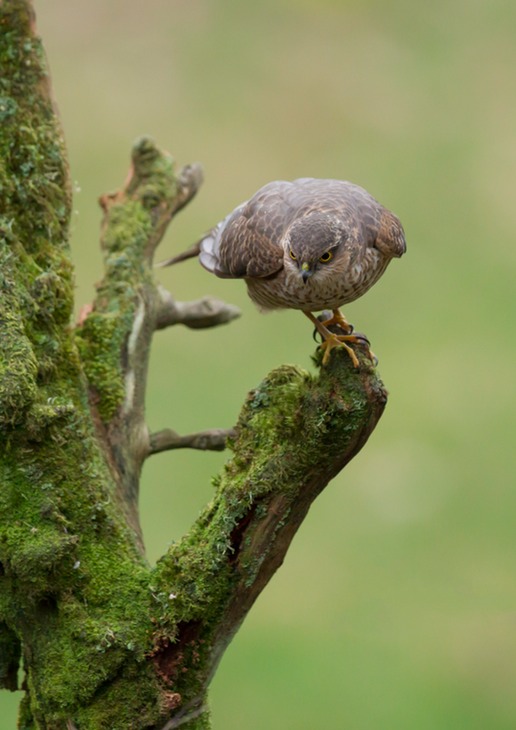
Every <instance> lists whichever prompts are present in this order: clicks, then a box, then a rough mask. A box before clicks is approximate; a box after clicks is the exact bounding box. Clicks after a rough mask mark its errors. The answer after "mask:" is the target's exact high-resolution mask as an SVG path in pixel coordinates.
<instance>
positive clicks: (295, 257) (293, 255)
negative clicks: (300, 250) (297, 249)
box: [289, 249, 297, 261]
mask: <svg viewBox="0 0 516 730" xmlns="http://www.w3.org/2000/svg"><path fill="white" fill-rule="evenodd" d="M289 253H290V258H291V259H292V261H297V256H296V254H295V253H294V252H293V251H292V249H290V251H289Z"/></svg>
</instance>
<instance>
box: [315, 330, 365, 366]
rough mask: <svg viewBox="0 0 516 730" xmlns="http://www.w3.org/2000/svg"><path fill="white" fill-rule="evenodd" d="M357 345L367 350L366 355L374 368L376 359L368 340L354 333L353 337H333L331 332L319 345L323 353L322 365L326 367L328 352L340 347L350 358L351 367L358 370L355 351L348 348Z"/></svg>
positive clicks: (328, 357)
mask: <svg viewBox="0 0 516 730" xmlns="http://www.w3.org/2000/svg"><path fill="white" fill-rule="evenodd" d="M348 343H350V344H357V345H360V346H361V347H364V348H365V349H366V350H367V355H368V357H369V358H370V360H371V362H372V363H373V365H374V367H376V366H377V365H378V358H377V357H376V355H375V354H374V352H373V351H372V350H371V348H370V347H369V340H368V339H367V337H366V336H365V335H363V334H361V333H356V334H354V335H335V334H333V332H330V333H329V337H327V338H326V339H325V340H324V342H322V343H321V349H322V350H323V351H324V355H323V359H322V364H323V365H326V363H327V362H328V360H329V359H330V352H331V351H332V350H333V349H334V348H335V347H342V348H344V349H345V350H346V352H347V353H348V355H349V356H350V358H351V362H352V363H353V367H355V368H358V367H359V361H358V357H357V356H356V354H355V351H354V350H353V348H352V347H350V344H348Z"/></svg>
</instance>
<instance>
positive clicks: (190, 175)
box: [0, 0, 386, 730]
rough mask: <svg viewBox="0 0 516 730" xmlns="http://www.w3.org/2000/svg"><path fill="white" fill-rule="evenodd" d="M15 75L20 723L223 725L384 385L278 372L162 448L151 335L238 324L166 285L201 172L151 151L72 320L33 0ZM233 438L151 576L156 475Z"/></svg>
mask: <svg viewBox="0 0 516 730" xmlns="http://www.w3.org/2000/svg"><path fill="white" fill-rule="evenodd" d="M0 64H1V75H0V262H1V264H0V338H1V339H0V342H1V349H0V439H1V449H0V686H3V687H4V688H6V689H9V690H14V689H16V688H17V687H18V669H19V665H20V661H21V660H22V661H23V670H24V679H23V684H22V688H23V689H24V691H25V694H24V699H23V701H22V705H21V709H20V719H19V727H20V728H23V729H24V730H32V729H35V728H45V729H46V730H61V729H63V730H65V729H66V730H70V729H73V728H77V729H78V730H113V728H121V729H122V728H134V729H135V730H136V729H144V728H145V729H151V728H152V729H156V730H157V729H158V728H160V729H161V730H171V729H172V728H176V727H180V726H181V727H184V728H185V729H188V730H198V729H200V728H209V727H210V720H209V711H208V708H207V704H206V693H207V688H208V685H209V682H210V680H211V678H212V676H213V674H214V672H215V670H216V668H217V665H218V662H219V660H220V657H221V656H222V653H223V652H224V649H225V648H226V646H227V645H228V643H229V642H230V640H231V639H232V637H233V636H234V634H235V632H236V631H237V630H238V628H239V626H240V624H241V622H242V621H243V619H244V617H245V615H246V614H247V612H248V611H249V609H250V607H251V606H252V604H253V602H254V600H255V599H256V597H257V596H258V594H259V593H260V591H261V590H262V589H263V588H264V586H265V585H266V584H267V582H268V580H269V579H270V577H271V575H272V574H273V573H274V571H275V570H276V569H277V568H278V567H279V565H280V564H281V562H282V560H283V558H284V555H285V553H286V550H287V549H288V546H289V544H290V541H291V540H292V537H293V535H294V534H295V532H296V530H297V528H298V527H299V525H300V523H301V521H302V520H303V518H304V516H305V515H306V513H307V511H308V508H309V506H310V504H311V502H312V501H313V500H314V499H315V497H316V496H317V495H318V494H319V493H320V491H321V490H322V489H323V488H324V487H325V486H326V484H327V483H328V482H329V480H330V479H332V478H333V477H334V476H335V475H336V474H337V473H338V472H339V470H340V469H342V468H343V466H344V465H345V464H346V463H347V462H348V461H349V460H350V459H351V458H352V457H353V456H354V455H355V454H356V453H357V451H358V450H359V449H360V448H361V447H362V446H363V444H364V443H365V441H366V440H367V438H368V436H369V434H370V433H371V431H372V429H373V428H374V426H375V425H376V423H377V421H378V419H379V417H380V415H381V413H382V410H383V408H384V405H385V398H386V395H385V391H384V389H383V387H382V385H381V382H380V381H379V380H378V378H377V376H376V375H375V373H374V370H373V369H372V367H371V364H370V362H369V361H368V360H367V357H366V355H365V354H363V353H361V354H360V362H361V367H360V369H359V370H355V369H354V368H353V367H352V365H351V361H350V359H349V357H348V356H347V354H346V353H343V352H334V353H333V354H332V357H331V360H330V363H329V365H328V366H327V367H324V368H321V369H319V370H318V374H317V375H316V376H312V375H309V374H308V373H306V372H304V371H302V370H300V369H298V368H295V367H286V366H285V367H280V368H278V369H277V370H275V371H273V372H272V373H270V374H269V375H268V376H267V377H266V378H265V379H264V381H263V382H262V383H261V385H260V386H259V387H258V388H257V389H256V390H254V391H252V392H251V393H250V394H249V396H248V398H247V400H246V402H245V404H244V406H243V409H242V412H241V415H240V418H239V421H238V423H237V424H236V427H235V428H234V429H231V430H230V431H224V430H221V431H216V432H206V433H203V432H201V433H199V434H194V435H192V436H188V437H179V436H178V435H177V434H175V433H174V432H173V431H171V430H164V431H162V432H159V433H156V434H149V432H148V429H147V427H146V425H145V420H144V399H145V384H146V378H147V364H148V357H149V349H150V344H151V339H152V335H153V333H154V332H155V331H156V330H157V329H161V328H164V327H168V326H171V325H174V324H179V323H182V324H185V325H187V326H190V327H194V328H197V327H209V326H214V325H217V324H220V323H222V322H227V321H230V320H231V319H232V318H234V317H235V316H236V314H237V312H236V311H235V309H234V308H232V307H231V306H230V305H225V304H224V303H222V302H219V301H214V300H208V299H204V300H200V301H197V302H191V303H180V302H176V301H174V299H173V298H172V296H171V295H170V294H169V293H168V292H166V291H164V290H163V289H161V288H159V287H158V286H157V285H156V282H155V280H154V276H153V270H152V260H153V254H154V252H155V249H156V246H157V245H158V243H159V241H160V239H161V237H162V235H163V233H164V231H165V229H166V227H167V225H168V224H169V222H170V221H171V219H172V218H173V216H174V215H175V213H176V212H177V211H178V210H179V209H180V208H181V207H182V206H184V205H185V204H186V203H187V202H188V201H189V200H190V199H191V198H192V197H193V195H194V194H195V192H196V190H197V188H198V186H199V184H200V182H201V175H200V170H199V168H198V167H196V166H190V167H186V168H184V169H183V170H181V171H180V172H179V173H176V171H175V167H174V164H173V161H172V159H171V158H170V156H169V155H168V154H166V153H163V152H161V151H160V150H159V149H158V148H157V147H156V146H155V145H154V144H153V143H152V141H150V140H148V139H143V140H140V141H139V142H137V143H136V144H135V146H134V148H133V152H132V165H131V170H130V174H129V178H128V180H127V182H126V183H125V185H124V187H123V188H122V189H121V190H120V192H119V193H117V194H115V195H110V196H104V197H103V198H102V199H101V202H102V207H103V211H104V218H103V225H102V235H101V243H102V247H103V250H104V254H105V276H104V279H103V281H102V282H101V284H100V285H99V287H98V290H97V295H96V298H95V301H94V303H93V305H92V307H91V309H90V310H89V311H88V312H87V313H85V314H84V316H83V317H82V318H81V323H80V324H79V325H78V326H76V327H74V326H72V324H71V321H70V319H71V313H72V308H73V299H72V297H73V279H72V265H71V261H70V252H69V248H68V235H69V218H70V207H71V195H70V183H69V176H68V165H67V161H66V155H65V150H64V146H63V142H62V137H61V132H60V128H59V124H58V120H57V117H56V114H55V110H54V107H53V104H52V99H51V93H50V83H49V77H48V72H47V68H46V63H45V59H44V55H43V51H42V47H41V44H40V41H39V39H38V38H37V36H36V35H35V30H34V21H33V13H32V8H31V5H30V2H29V0H3V1H2V2H0ZM300 433H303V440H302V443H300V440H299V434H300ZM226 442H227V445H228V447H229V448H230V449H231V451H232V456H231V458H230V460H229V461H228V463H227V464H226V466H225V468H224V470H223V473H222V474H221V476H220V477H219V479H218V480H217V483H216V493H215V497H214V499H213V502H212V503H211V504H210V505H208V506H207V507H206V509H205V511H204V513H203V514H202V515H201V517H200V518H199V519H198V520H197V522H196V523H195V524H194V525H193V526H192V528H191V530H190V532H189V533H188V534H187V535H186V536H185V537H184V538H183V539H182V540H181V541H180V542H179V543H178V544H175V545H173V546H172V547H171V548H170V549H169V550H168V552H167V553H166V554H165V555H164V556H163V557H162V558H161V559H160V560H159V561H158V564H157V565H156V567H154V568H151V567H150V566H149V565H148V564H147V562H146V559H145V555H144V550H143V541H142V537H141V532H140V526H139V521H138V483H139V476H140V470H141V466H142V463H143V461H144V460H145V459H146V458H147V457H149V456H151V455H152V454H153V453H156V452H157V451H161V450H164V449H167V448H175V447H182V446H191V447H194V448H224V446H225V445H226Z"/></svg>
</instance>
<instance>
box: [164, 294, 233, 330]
mask: <svg viewBox="0 0 516 730" xmlns="http://www.w3.org/2000/svg"><path fill="white" fill-rule="evenodd" d="M159 296H160V303H159V308H158V311H157V314H156V329H164V328H165V327H170V326H173V325H176V324H183V325H185V326H186V327H189V328H190V329H205V328H207V327H217V326H218V325H220V324H228V323H229V322H232V321H233V320H234V319H237V318H238V317H240V315H241V311H240V309H238V307H235V306H234V305H233V304H227V303H226V302H223V301H222V300H221V299H216V298H215V297H209V296H207V297H202V299H196V300H194V301H191V302H178V301H176V300H175V299H174V298H173V296H172V294H170V292H169V291H167V290H166V289H165V288H164V287H161V286H160V287H159Z"/></svg>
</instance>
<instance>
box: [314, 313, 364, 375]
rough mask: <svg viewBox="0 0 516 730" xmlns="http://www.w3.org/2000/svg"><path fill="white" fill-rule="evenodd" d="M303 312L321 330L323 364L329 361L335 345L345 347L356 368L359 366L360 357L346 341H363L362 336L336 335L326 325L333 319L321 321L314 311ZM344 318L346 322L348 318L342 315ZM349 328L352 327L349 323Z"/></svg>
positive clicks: (349, 330)
mask: <svg viewBox="0 0 516 730" xmlns="http://www.w3.org/2000/svg"><path fill="white" fill-rule="evenodd" d="M303 314H304V315H305V316H307V317H308V319H309V320H310V321H311V322H312V323H313V324H314V326H315V328H316V330H317V331H318V332H319V334H320V335H321V337H322V338H323V341H322V343H321V347H322V349H323V350H324V355H323V359H322V364H323V365H326V363H327V362H328V360H329V357H330V352H331V351H332V350H333V348H334V347H343V348H344V349H345V350H346V351H347V353H348V355H349V356H350V358H351V362H352V363H353V366H354V367H356V368H357V367H358V365H359V363H358V358H357V356H356V355H355V353H354V352H353V349H352V348H351V347H350V346H349V345H348V344H346V343H347V342H361V341H362V340H361V339H360V338H358V337H356V335H352V334H345V335H335V334H334V333H333V332H330V330H329V329H327V327H326V324H328V322H331V320H328V321H327V322H320V321H319V320H318V319H317V317H314V315H313V314H312V312H305V311H304V310H303ZM334 314H335V313H334ZM339 314H340V312H339ZM341 317H342V315H341ZM342 319H343V320H344V322H346V320H345V319H344V318H343V317H342ZM346 324H347V322H346ZM348 328H350V325H349V324H348ZM348 332H351V329H348Z"/></svg>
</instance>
